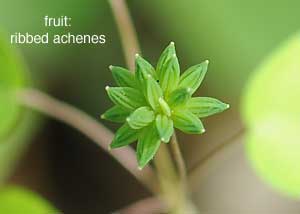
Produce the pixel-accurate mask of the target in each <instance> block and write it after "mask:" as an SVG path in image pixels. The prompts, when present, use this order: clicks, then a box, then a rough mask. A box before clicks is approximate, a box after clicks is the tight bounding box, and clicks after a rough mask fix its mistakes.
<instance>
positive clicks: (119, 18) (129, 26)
mask: <svg viewBox="0 0 300 214" xmlns="http://www.w3.org/2000/svg"><path fill="white" fill-rule="evenodd" d="M109 2H110V4H111V8H112V11H113V14H114V17H115V20H116V23H117V26H118V30H119V33H120V36H121V41H122V45H123V51H124V54H125V59H126V63H127V65H128V68H129V69H130V70H131V71H134V67H135V66H134V57H135V54H137V53H140V48H139V45H138V44H139V43H138V39H137V36H136V32H135V29H134V26H133V23H132V20H131V18H130V15H129V11H128V8H127V5H126V3H125V1H124V0H110V1H109Z"/></svg>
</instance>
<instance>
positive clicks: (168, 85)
mask: <svg viewBox="0 0 300 214" xmlns="http://www.w3.org/2000/svg"><path fill="white" fill-rule="evenodd" d="M179 78H180V68H179V63H178V59H177V56H176V55H175V54H174V55H173V56H172V57H171V58H170V59H168V60H167V61H166V62H165V64H164V66H163V68H162V70H161V71H160V74H159V84H160V86H161V88H162V90H163V91H164V93H165V95H168V94H170V93H171V92H172V91H173V90H174V89H176V88H177V85H178V82H179Z"/></svg>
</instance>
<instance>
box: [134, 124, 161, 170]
mask: <svg viewBox="0 0 300 214" xmlns="http://www.w3.org/2000/svg"><path fill="white" fill-rule="evenodd" d="M159 145H160V137H159V135H158V133H157V130H156V127H155V126H154V125H153V124H152V125H150V126H149V127H146V128H145V129H144V130H143V132H142V133H141V135H140V136H139V139H138V145H137V159H138V165H139V168H140V169H142V168H144V167H145V166H146V165H147V163H148V162H149V161H150V160H152V159H153V157H154V155H155V154H156V152H157V150H158V148H159Z"/></svg>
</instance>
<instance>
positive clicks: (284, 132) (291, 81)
mask: <svg viewBox="0 0 300 214" xmlns="http://www.w3.org/2000/svg"><path fill="white" fill-rule="evenodd" d="M299 55H300V35H299V33H298V34H296V35H295V36H293V37H292V38H291V39H289V40H288V41H287V42H285V43H284V44H283V45H282V46H281V47H280V48H279V49H278V50H276V51H275V52H274V53H272V54H271V56H270V57H269V58H268V59H267V60H266V61H264V63H263V64H262V65H261V66H260V67H259V68H258V69H257V71H256V72H255V74H254V75H253V77H252V79H251V81H250V82H249V84H248V86H247V88H246V91H245V92H246V93H245V96H244V99H243V106H242V107H243V108H242V113H243V116H244V121H245V124H246V126H247V134H246V143H247V144H246V151H247V154H248V157H249V160H250V161H251V164H252V165H253V167H254V168H255V170H256V171H257V173H258V174H259V175H260V176H261V177H262V178H263V179H264V180H265V181H267V182H268V183H269V184H271V186H272V187H274V188H275V189H277V190H279V191H281V192H283V193H285V194H288V195H290V196H293V197H296V198H299V195H300V164H299V161H300V155H299V150H300V146H299V140H300V137H299V130H300V120H299V115H300V101H299V97H300V88H299V85H300V72H299V70H300V62H299Z"/></svg>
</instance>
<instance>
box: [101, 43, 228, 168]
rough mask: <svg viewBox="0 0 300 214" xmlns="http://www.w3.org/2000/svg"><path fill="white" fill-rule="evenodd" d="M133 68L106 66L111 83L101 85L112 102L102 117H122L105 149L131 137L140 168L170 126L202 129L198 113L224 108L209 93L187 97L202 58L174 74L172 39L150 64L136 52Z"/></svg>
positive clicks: (201, 71) (199, 76)
mask: <svg viewBox="0 0 300 214" xmlns="http://www.w3.org/2000/svg"><path fill="white" fill-rule="evenodd" d="M135 63H136V66H135V73H133V72H130V71H129V70H127V69H125V68H122V67H117V66H110V70H111V71H112V75H113V78H114V80H115V82H116V84H117V85H118V86H117V87H110V86H107V87H106V91H107V94H108V96H109V98H110V99H111V101H112V102H113V103H114V104H115V105H114V106H113V107H112V108H110V109H108V110H107V111H106V112H105V113H104V114H103V115H102V118H103V119H106V120H110V121H113V122H118V123H124V124H123V125H122V126H121V128H119V129H118V131H117V132H116V134H115V137H114V139H113V141H112V143H111V144H110V148H111V149H115V148H119V147H123V146H127V145H129V144H131V143H133V142H135V141H138V144H137V151H136V154H137V160H138V165H139V168H140V169H142V168H143V167H144V166H145V165H147V163H148V162H149V161H150V160H151V159H153V157H154V155H155V153H156V152H157V150H158V148H159V146H160V144H161V142H164V143H168V142H169V141H170V139H171V136H172V135H173V133H174V127H175V128H177V129H179V130H181V131H183V132H185V133H187V134H202V133H204V132H205V129H204V126H203V124H202V122H201V120H200V119H199V118H204V117H207V116H210V115H213V114H216V113H219V112H222V111H224V110H225V109H227V108H229V105H228V104H225V103H223V102H221V101H219V100H217V99H215V98H210V97H192V95H193V94H194V92H195V91H196V90H197V89H198V87H199V86H200V84H201V82H202V80H203V79H204V76H205V74H206V71H207V67H208V61H207V60H206V61H204V62H202V63H200V64H198V65H195V66H192V67H190V68H189V69H187V70H186V71H185V72H184V73H183V74H182V75H180V67H179V62H178V59H177V56H176V51H175V45H174V42H171V43H170V45H169V46H168V47H167V48H166V49H165V50H164V51H163V53H162V54H161V56H160V58H159V60H158V63H157V66H156V69H155V68H154V67H153V66H152V65H151V64H150V63H149V62H147V61H146V60H145V59H143V58H142V57H141V56H140V55H138V54H137V55H136V60H135Z"/></svg>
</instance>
